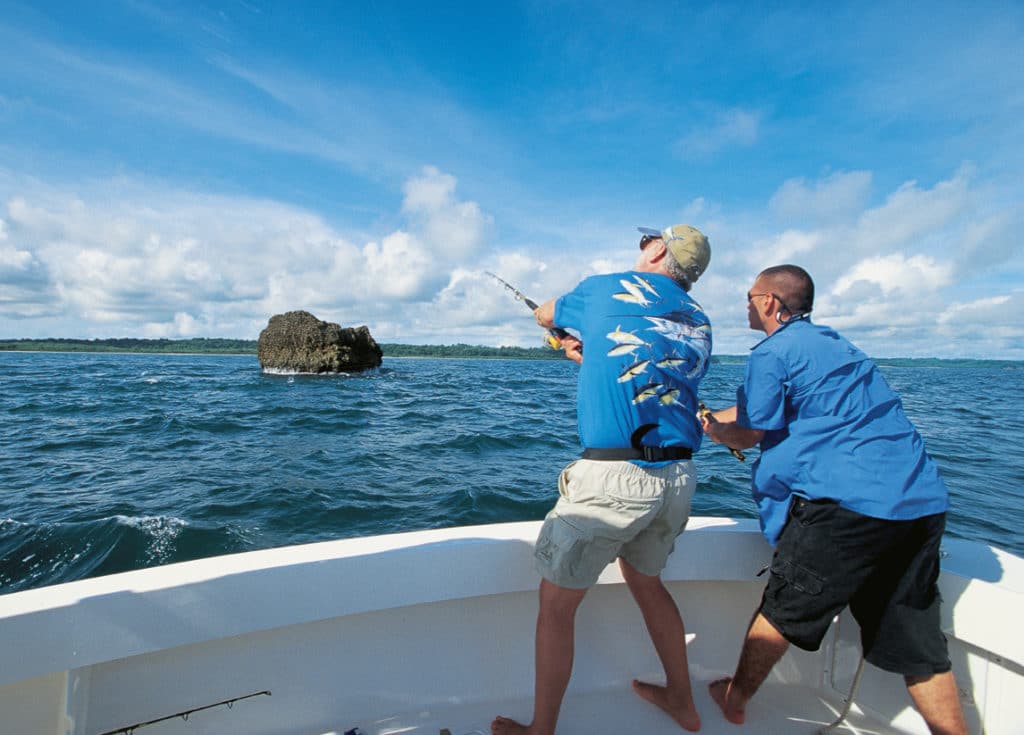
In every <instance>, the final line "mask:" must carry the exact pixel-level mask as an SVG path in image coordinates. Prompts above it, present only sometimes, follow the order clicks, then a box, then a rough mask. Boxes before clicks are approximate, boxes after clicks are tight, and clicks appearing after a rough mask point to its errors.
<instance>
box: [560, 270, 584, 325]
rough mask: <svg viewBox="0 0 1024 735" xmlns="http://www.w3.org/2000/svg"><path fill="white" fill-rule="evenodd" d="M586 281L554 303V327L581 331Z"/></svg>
mask: <svg viewBox="0 0 1024 735" xmlns="http://www.w3.org/2000/svg"><path fill="white" fill-rule="evenodd" d="M585 284H586V281H583V282H581V283H580V284H579V285H577V286H576V288H574V289H573V290H572V291H570V292H569V293H567V294H565V295H564V296H561V297H559V298H558V300H556V301H555V326H558V327H562V328H563V329H575V330H576V331H577V332H580V331H582V329H583V311H584V304H585V303H586V296H585V291H586V289H585Z"/></svg>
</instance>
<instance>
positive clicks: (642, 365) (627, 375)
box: [618, 360, 651, 383]
mask: <svg viewBox="0 0 1024 735" xmlns="http://www.w3.org/2000/svg"><path fill="white" fill-rule="evenodd" d="M650 364H651V361H650V360H641V361H640V362H636V363H633V364H632V365H630V366H629V367H628V368H626V369H625V370H623V371H622V374H621V375H620V376H619V379H618V382H620V383H625V382H626V381H628V380H632V379H633V378H635V377H636V376H637V375H640V374H641V373H643V372H644V371H645V370H646V369H647V366H648V365H650Z"/></svg>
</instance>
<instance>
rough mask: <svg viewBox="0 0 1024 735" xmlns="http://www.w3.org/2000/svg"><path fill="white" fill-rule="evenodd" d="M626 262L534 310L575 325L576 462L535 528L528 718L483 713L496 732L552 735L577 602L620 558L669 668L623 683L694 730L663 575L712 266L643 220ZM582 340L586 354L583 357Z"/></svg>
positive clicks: (696, 236) (699, 369)
mask: <svg viewBox="0 0 1024 735" xmlns="http://www.w3.org/2000/svg"><path fill="white" fill-rule="evenodd" d="M639 229H640V232H641V234H642V235H643V237H642V238H641V239H640V256H639V258H638V259H637V261H636V264H635V265H634V266H633V269H632V270H629V271H625V272H622V273H613V274H609V275H600V276H592V277H590V278H587V279H585V280H583V281H582V282H581V283H580V284H579V285H578V286H576V288H575V289H573V290H572V291H571V292H569V293H567V294H565V295H564V296H561V297H560V298H558V299H554V300H552V301H549V302H547V303H546V304H543V305H542V306H540V307H539V308H538V309H537V311H536V312H535V316H536V318H537V322H538V323H539V324H540V325H541V326H543V327H545V328H548V329H550V328H553V327H560V328H562V329H571V330H574V331H575V332H577V333H578V334H579V335H580V338H579V339H577V338H575V337H572V336H570V337H565V338H563V340H562V347H563V348H564V349H565V353H566V356H567V357H568V358H569V359H570V360H573V361H574V362H577V363H579V364H580V373H579V387H578V391H577V395H578V405H577V414H578V421H579V435H580V441H581V443H582V445H583V447H584V449H583V453H582V456H581V457H580V459H578V460H576V461H574V462H572V463H571V464H569V466H568V467H566V468H565V469H564V470H563V471H562V474H561V477H560V478H559V483H558V485H559V499H558V502H557V504H556V505H555V507H554V509H553V510H552V511H551V512H550V513H549V514H548V516H547V518H546V519H545V521H544V525H543V527H542V529H541V532H540V536H539V538H538V539H537V544H536V548H535V557H536V561H537V569H538V571H539V572H540V574H541V577H542V579H541V584H540V611H539V613H538V617H537V639H536V656H537V660H536V680H535V695H536V696H535V701H534V710H533V719H532V721H531V722H530V724H528V725H523V724H520V723H519V722H516V721H515V720H511V719H509V718H507V717H498V718H496V719H495V720H494V722H492V723H491V732H492V733H495V735H520V734H522V733H526V734H527V735H552V734H553V733H554V731H555V726H556V724H557V721H558V713H559V710H560V709H561V705H562V698H563V696H564V694H565V691H566V688H567V686H568V683H569V678H570V676H571V674H572V659H573V636H574V630H575V619H576V610H577V608H578V607H579V605H580V603H581V602H582V601H583V597H584V596H585V595H586V592H587V590H588V589H589V588H590V587H591V586H592V585H593V584H594V583H595V582H596V581H597V579H598V576H599V575H600V574H601V572H602V571H603V570H604V568H605V567H606V566H607V565H608V564H610V563H611V562H613V561H615V560H616V559H618V562H619V568H620V569H621V571H622V576H623V577H624V579H625V580H626V583H627V585H628V586H629V590H630V592H631V593H632V594H633V597H634V599H635V600H636V601H637V604H638V605H639V606H640V610H641V612H642V613H643V618H644V622H645V623H646V625H647V630H648V633H649V634H650V636H651V640H652V642H653V643H654V647H655V649H656V650H657V652H658V656H659V658H660V660H661V662H662V665H663V667H664V669H665V676H666V685H665V686H657V685H654V684H647V683H644V682H640V681H634V682H633V688H634V690H635V691H636V692H637V694H639V695H640V696H641V697H643V698H644V699H646V700H647V701H649V702H651V703H653V704H655V705H657V706H658V707H660V708H662V709H663V710H665V712H667V713H668V714H669V715H670V716H671V717H672V718H673V719H674V720H675V721H676V722H677V723H678V724H679V725H680V726H681V727H683V728H685V729H687V730H691V731H696V730H697V729H698V728H699V727H700V717H699V716H698V714H697V711H696V709H695V707H694V704H693V696H692V693H691V688H690V675H689V670H688V665H687V659H686V631H685V628H684V627H683V620H682V617H681V616H680V614H679V610H678V608H677V607H676V604H675V602H674V600H673V599H672V597H671V595H670V594H669V592H668V590H667V589H666V588H665V586H664V584H663V583H662V581H661V572H662V570H663V569H664V567H665V564H666V562H667V560H668V556H669V554H670V553H671V552H672V550H673V549H674V547H675V538H676V536H678V535H679V534H680V533H682V531H683V528H684V527H685V526H686V522H687V520H688V519H689V514H690V499H691V498H692V497H693V492H694V490H695V488H696V484H697V478H696V471H695V469H694V466H693V461H692V460H691V457H692V454H693V452H695V451H696V450H697V449H698V447H699V446H700V441H701V438H702V431H701V425H700V422H699V421H698V420H697V418H696V408H697V388H698V384H699V383H700V380H701V378H703V377H704V373H705V372H706V371H707V368H708V363H709V361H710V356H711V325H710V323H709V322H708V318H707V315H706V314H705V313H704V310H703V309H702V308H701V307H700V305H699V304H698V303H697V302H696V301H694V300H693V299H692V298H691V297H690V295H689V293H688V292H689V291H690V289H691V288H692V286H693V284H694V283H696V282H697V279H698V278H700V276H701V274H702V273H703V272H704V270H705V269H706V268H707V267H708V262H709V261H710V259H711V248H710V246H709V245H708V241H707V238H706V237H705V236H704V235H703V234H702V233H701V232H700V231H699V230H697V229H695V228H693V227H690V226H689V225H674V226H672V227H668V228H666V229H664V230H651V229H647V228H639ZM583 344H586V359H584V355H583Z"/></svg>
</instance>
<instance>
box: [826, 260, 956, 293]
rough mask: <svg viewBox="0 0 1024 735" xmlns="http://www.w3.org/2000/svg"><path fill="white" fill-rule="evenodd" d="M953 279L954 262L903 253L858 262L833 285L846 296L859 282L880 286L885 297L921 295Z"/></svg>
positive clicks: (832, 291)
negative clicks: (899, 293) (895, 294)
mask: <svg viewBox="0 0 1024 735" xmlns="http://www.w3.org/2000/svg"><path fill="white" fill-rule="evenodd" d="M952 282H953V266H952V264H951V263H940V262H937V261H936V260H935V259H934V258H930V257H928V256H926V255H914V256H911V257H909V258H908V257H906V256H905V255H903V254H901V253H894V254H892V255H876V256H873V257H870V258H866V259H865V260H862V261H861V262H859V263H857V264H856V265H855V266H854V267H853V268H851V269H850V270H849V271H848V272H847V273H845V274H844V275H842V276H840V277H839V278H838V279H837V280H836V282H835V284H834V285H833V286H832V289H831V293H832V294H833V295H834V296H844V295H845V294H846V293H847V292H849V291H850V289H851V288H852V287H854V286H855V285H857V284H859V283H869V284H874V285H877V286H878V287H879V289H880V291H881V294H882V296H885V297H890V296H892V295H893V294H894V293H895V292H904V293H907V294H913V295H920V294H922V293H930V292H933V291H936V290H938V289H940V288H943V287H945V286H948V285H949V284H950V283H952Z"/></svg>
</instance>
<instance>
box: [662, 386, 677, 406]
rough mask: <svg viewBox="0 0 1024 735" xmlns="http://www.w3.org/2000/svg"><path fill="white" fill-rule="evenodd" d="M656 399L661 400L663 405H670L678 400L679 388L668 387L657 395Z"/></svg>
mask: <svg viewBox="0 0 1024 735" xmlns="http://www.w3.org/2000/svg"><path fill="white" fill-rule="evenodd" d="M658 400H659V401H661V405H663V406H671V405H672V404H673V403H676V402H677V401H678V400H679V389H678V388H669V389H668V390H667V391H665V392H664V393H662V394H661V395H660V396H658Z"/></svg>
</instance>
